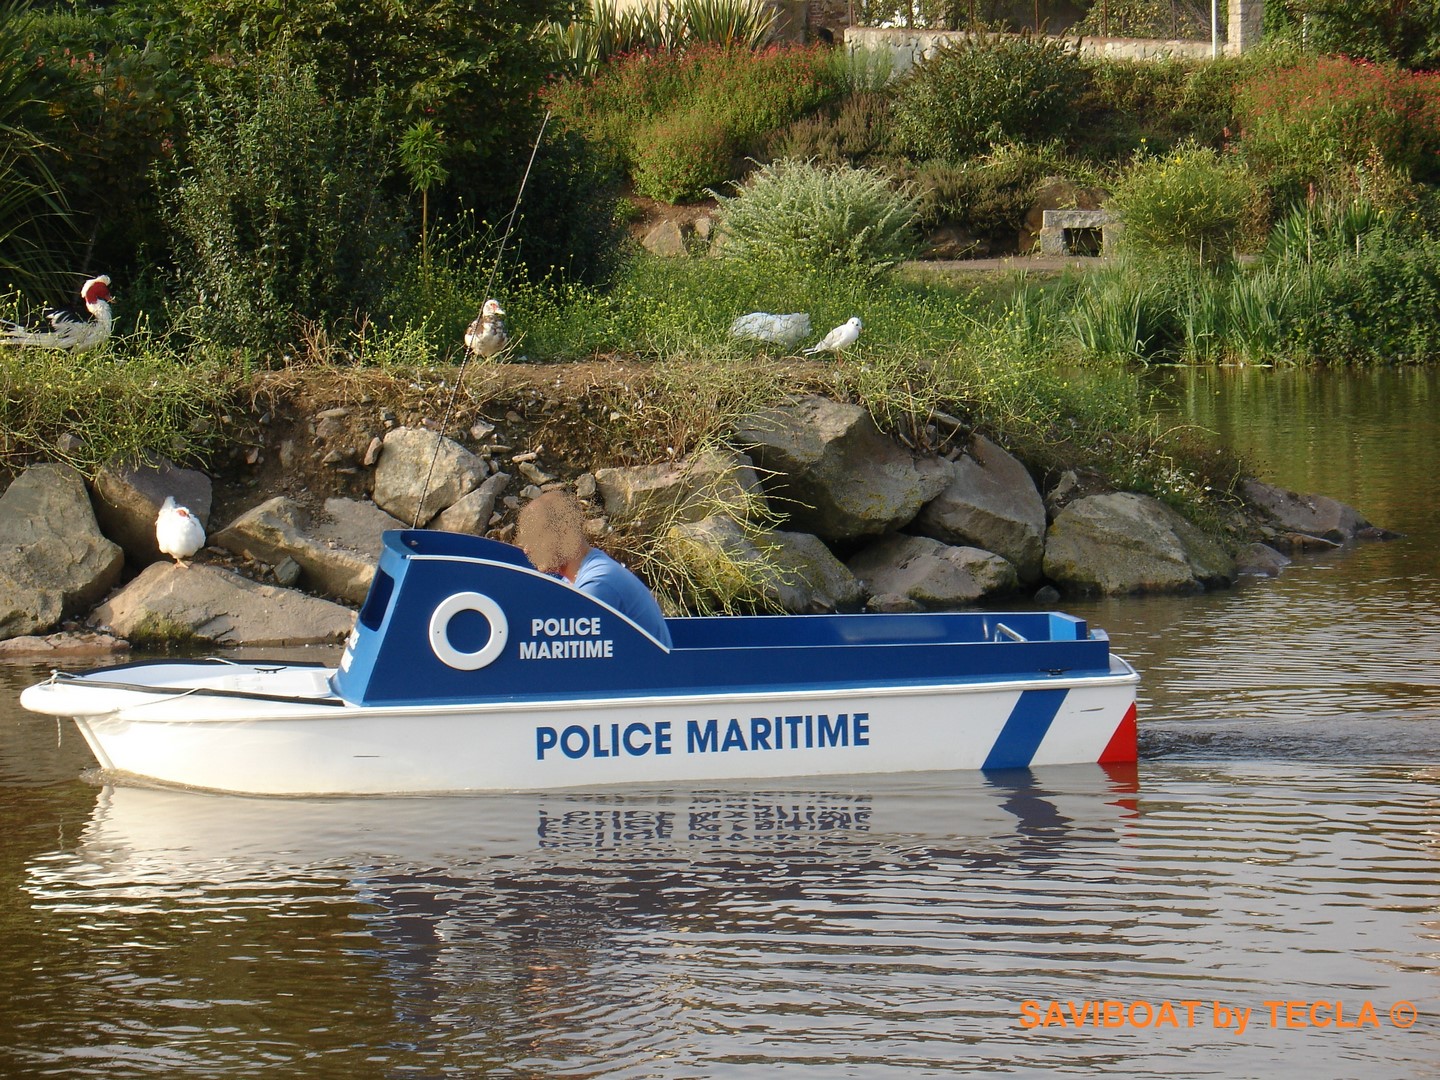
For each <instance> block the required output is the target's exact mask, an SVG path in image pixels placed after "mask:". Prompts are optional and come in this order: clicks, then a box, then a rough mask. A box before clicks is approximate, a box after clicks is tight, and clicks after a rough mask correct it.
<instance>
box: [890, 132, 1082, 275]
mask: <svg viewBox="0 0 1440 1080" xmlns="http://www.w3.org/2000/svg"><path fill="white" fill-rule="evenodd" d="M1049 177H1068V178H1073V179H1075V180H1076V182H1079V183H1087V184H1094V183H1097V179H1096V177H1095V176H1094V175H1093V173H1091V172H1090V171H1089V170H1088V169H1086V168H1085V167H1084V166H1082V165H1079V164H1077V163H1076V162H1075V161H1073V160H1071V159H1069V158H1067V157H1066V156H1065V155H1064V154H1062V153H1060V152H1059V150H1058V149H1057V148H1056V147H1055V146H1053V145H1051V146H1038V147H1036V146H1014V145H1011V146H999V147H996V148H995V149H994V150H993V151H991V152H990V153H988V154H985V155H983V156H982V157H977V158H971V159H970V160H969V161H964V162H961V163H960V164H958V165H957V164H950V163H947V162H938V161H937V162H927V163H925V164H923V165H921V166H920V167H919V169H917V170H916V172H915V174H914V179H915V183H916V185H917V186H918V187H919V189H920V192H921V197H920V207H919V223H920V225H921V226H922V227H923V228H927V229H930V228H935V227H938V226H942V225H951V226H956V227H959V228H961V229H963V230H964V231H965V232H966V233H968V234H969V235H971V236H973V237H975V238H976V240H977V241H980V242H981V243H984V244H986V245H988V246H989V247H990V248H991V249H992V250H1001V251H1003V250H1013V249H1014V246H1015V243H1016V237H1017V236H1018V235H1019V233H1020V230H1021V227H1022V226H1023V225H1024V222H1025V215H1026V214H1027V213H1028V212H1029V210H1030V209H1031V207H1032V206H1033V205H1034V196H1035V191H1036V187H1037V185H1038V184H1039V182H1040V181H1041V180H1042V179H1045V178H1049Z"/></svg>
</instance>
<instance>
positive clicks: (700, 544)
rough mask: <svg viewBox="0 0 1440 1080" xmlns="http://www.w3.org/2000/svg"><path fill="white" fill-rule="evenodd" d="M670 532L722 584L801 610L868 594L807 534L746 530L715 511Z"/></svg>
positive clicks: (847, 604) (846, 604) (837, 606)
mask: <svg viewBox="0 0 1440 1080" xmlns="http://www.w3.org/2000/svg"><path fill="white" fill-rule="evenodd" d="M669 536H670V541H671V543H672V544H676V545H677V546H679V547H680V548H681V549H682V550H683V551H684V553H685V555H686V556H687V558H688V561H689V562H690V563H691V565H692V566H698V567H701V568H703V573H704V574H705V576H708V577H712V578H713V579H714V580H715V582H716V583H717V584H718V585H719V586H720V587H721V588H724V589H726V590H727V591H730V592H734V593H743V592H752V593H757V594H758V595H760V596H763V597H764V598H765V599H766V600H768V601H770V602H772V603H775V604H778V605H779V606H780V607H781V608H782V609H783V610H785V611H789V612H792V613H794V614H797V615H810V614H817V613H822V612H829V611H848V610H854V609H856V608H858V607H859V606H860V604H861V601H862V600H863V599H864V593H863V592H862V591H861V588H860V583H859V582H858V581H856V580H855V575H854V574H852V573H851V572H850V571H849V569H847V568H846V566H845V564H844V563H842V562H841V561H840V560H839V559H837V558H835V556H834V555H833V554H831V552H830V549H829V548H827V547H826V546H825V545H824V543H823V542H821V541H820V539H819V538H818V537H814V536H810V535H809V534H807V533H792V532H781V531H767V532H761V533H755V532H754V531H753V530H752V531H748V532H747V531H746V530H745V529H742V528H741V527H740V526H739V525H737V524H736V523H735V522H734V521H732V520H731V519H730V518H728V517H725V516H724V515H715V516H713V517H708V518H705V519H704V520H702V521H696V522H683V523H681V524H679V525H676V526H675V527H674V528H672V529H671V531H670V534H669Z"/></svg>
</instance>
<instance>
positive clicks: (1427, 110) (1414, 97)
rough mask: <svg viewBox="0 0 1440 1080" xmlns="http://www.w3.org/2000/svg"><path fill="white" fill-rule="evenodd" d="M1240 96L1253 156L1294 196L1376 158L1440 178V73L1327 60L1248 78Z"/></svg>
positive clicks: (1248, 152) (1414, 174) (1245, 139)
mask: <svg viewBox="0 0 1440 1080" xmlns="http://www.w3.org/2000/svg"><path fill="white" fill-rule="evenodd" d="M1239 101H1240V112H1241V117H1242V138H1241V146H1242V149H1243V151H1244V154H1245V157H1246V160H1247V161H1248V162H1249V163H1250V164H1251V165H1252V166H1253V167H1254V168H1256V169H1257V170H1258V171H1259V172H1261V174H1262V175H1264V176H1266V178H1267V180H1268V182H1269V183H1270V185H1271V187H1272V188H1274V189H1276V190H1277V191H1279V192H1281V193H1282V194H1284V195H1286V196H1289V197H1291V198H1294V197H1297V196H1299V195H1301V194H1303V193H1305V191H1306V189H1307V187H1308V186H1310V185H1315V186H1319V187H1322V188H1324V187H1327V186H1330V185H1332V184H1333V183H1334V179H1335V177H1337V176H1339V175H1343V174H1344V173H1345V170H1347V169H1353V168H1354V167H1355V166H1357V165H1361V164H1362V163H1364V162H1366V160H1367V159H1371V160H1374V159H1376V158H1377V157H1378V160H1379V161H1382V162H1384V163H1385V164H1386V165H1388V166H1390V167H1392V168H1395V169H1398V170H1400V171H1402V172H1403V173H1405V174H1406V175H1408V176H1409V177H1410V178H1411V179H1414V180H1417V181H1421V182H1427V183H1428V182H1433V181H1435V180H1437V179H1440V75H1434V74H1430V75H1417V74H1411V73H1407V72H1404V71H1401V70H1400V69H1399V68H1397V67H1394V66H1393V65H1389V66H1382V65H1378V64H1370V63H1356V62H1353V61H1350V60H1346V59H1343V58H1340V57H1320V58H1318V59H1311V60H1308V61H1307V62H1305V63H1303V64H1297V65H1294V66H1288V67H1285V68H1282V69H1280V70H1278V71H1274V72H1271V73H1269V74H1263V75H1259V76H1256V77H1255V78H1253V79H1250V80H1248V81H1247V82H1245V83H1244V84H1243V85H1242V86H1241V88H1240V96H1239Z"/></svg>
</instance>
